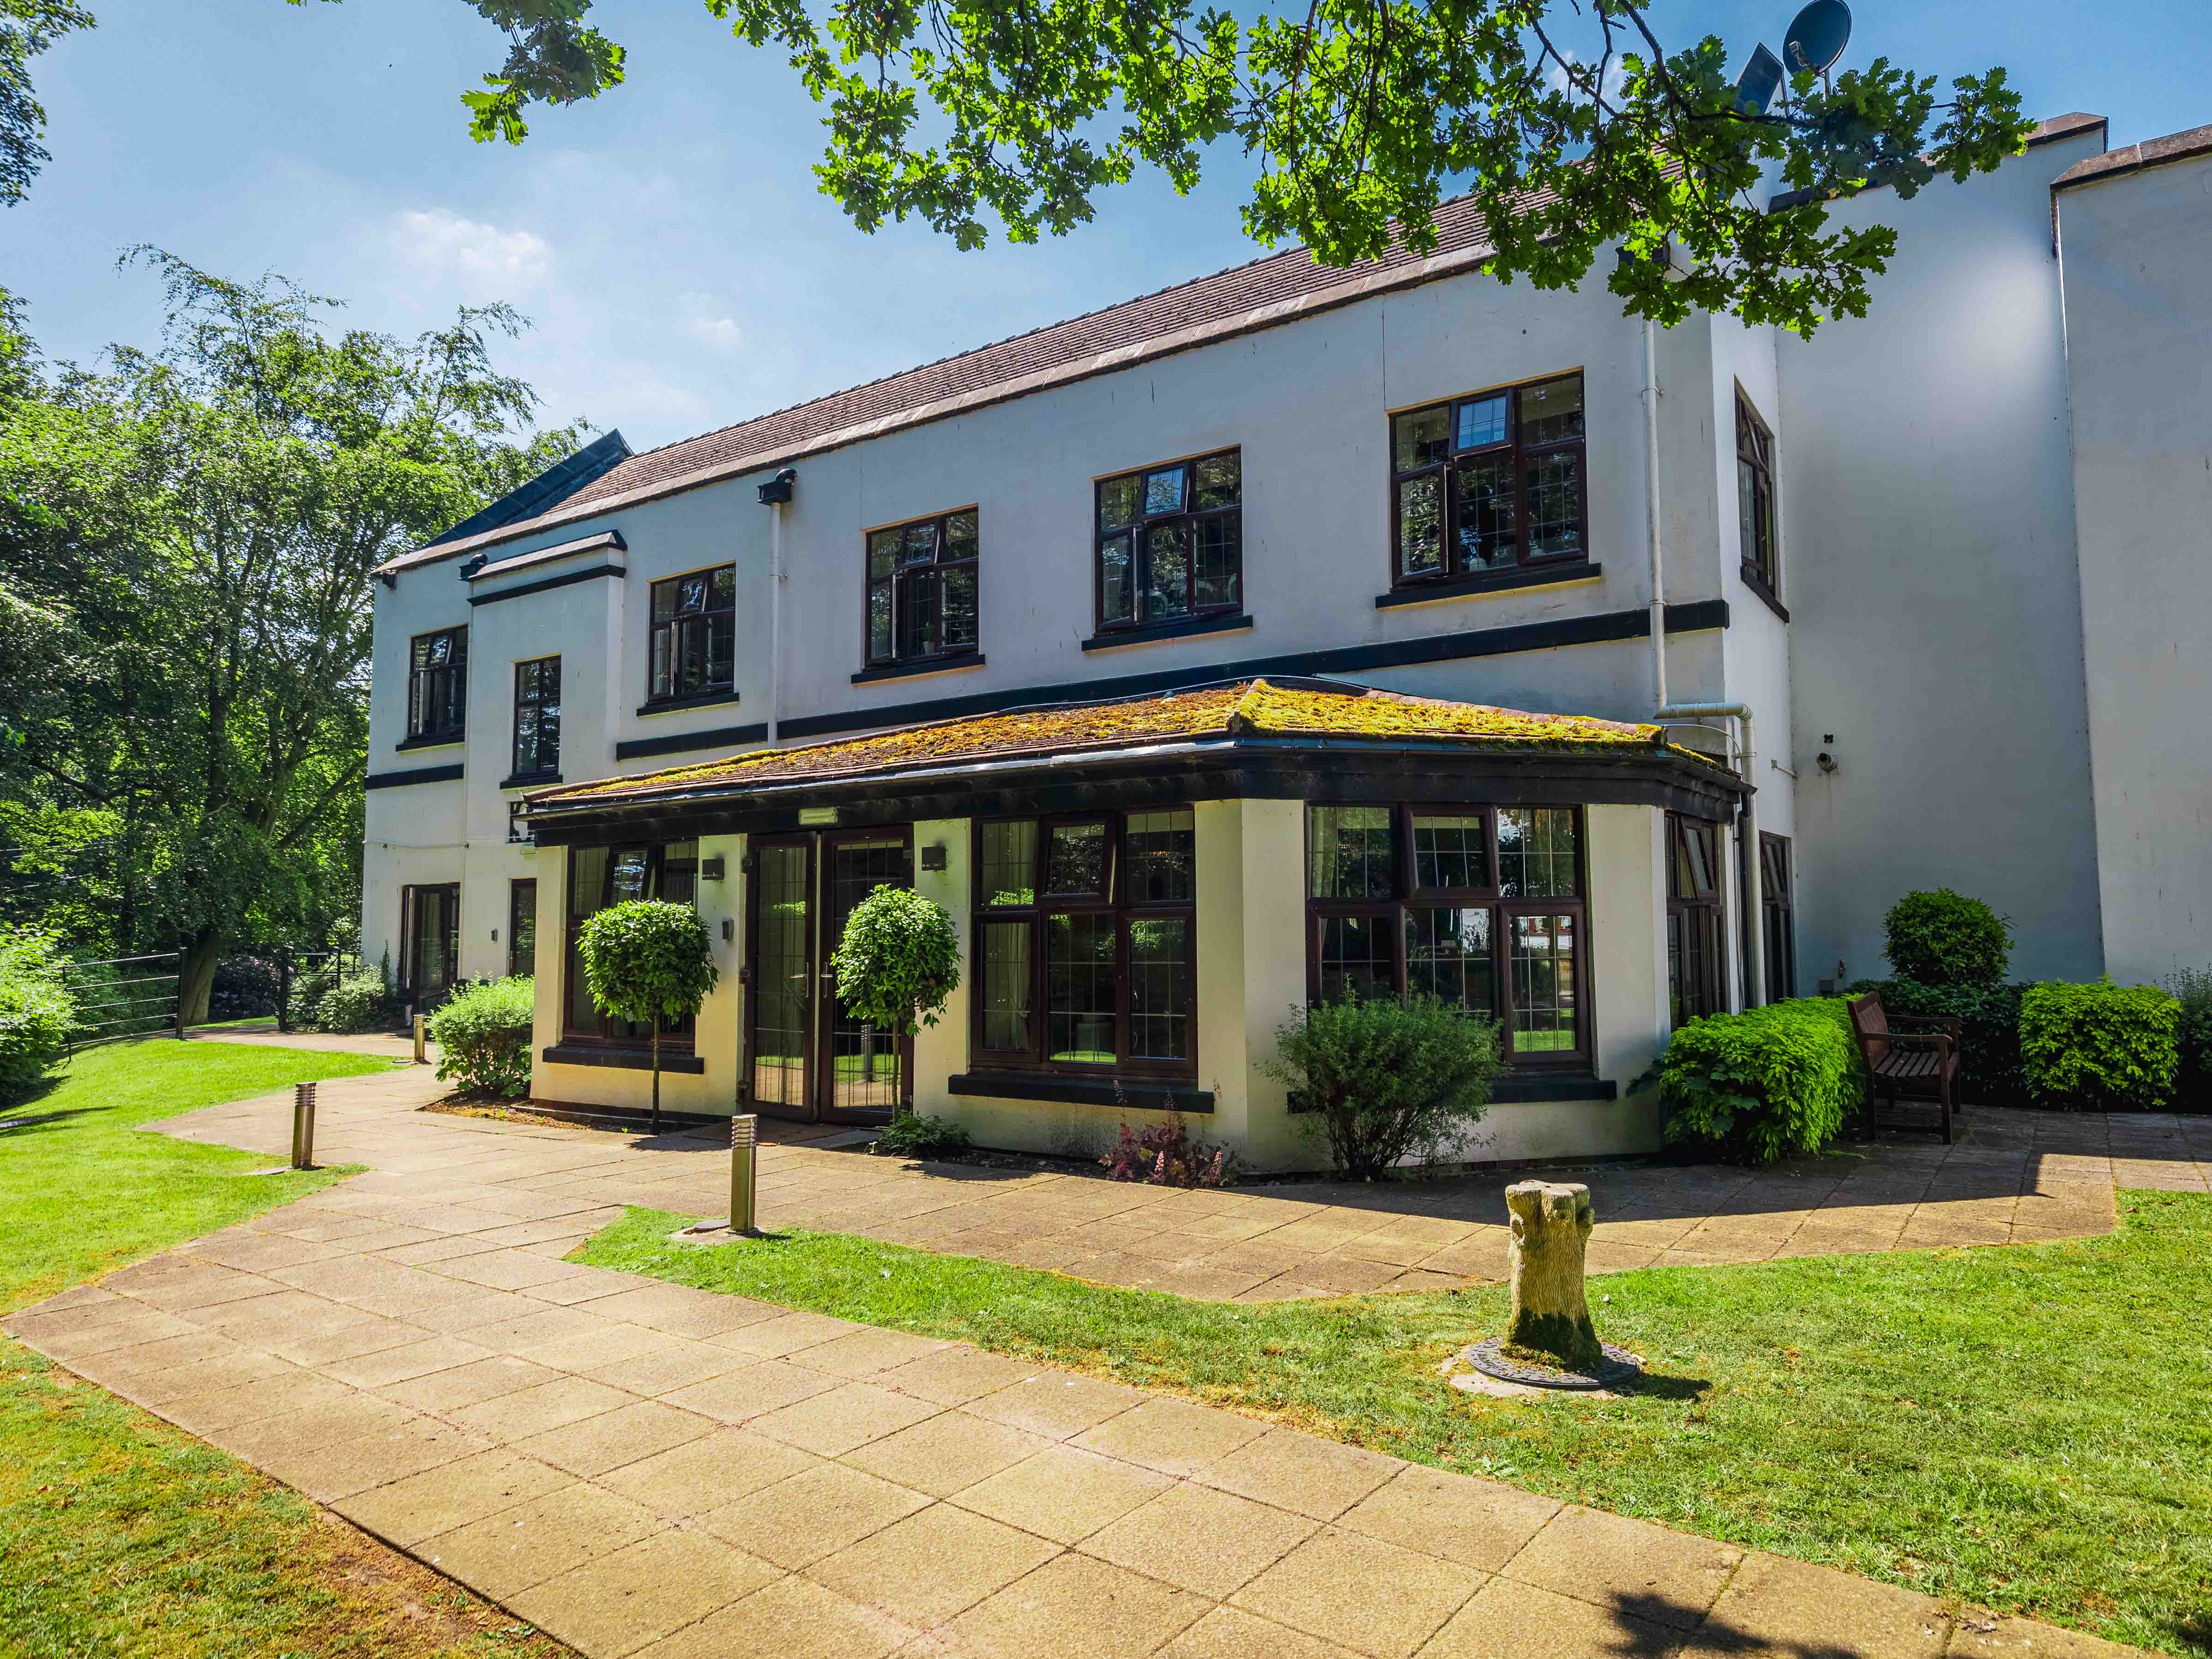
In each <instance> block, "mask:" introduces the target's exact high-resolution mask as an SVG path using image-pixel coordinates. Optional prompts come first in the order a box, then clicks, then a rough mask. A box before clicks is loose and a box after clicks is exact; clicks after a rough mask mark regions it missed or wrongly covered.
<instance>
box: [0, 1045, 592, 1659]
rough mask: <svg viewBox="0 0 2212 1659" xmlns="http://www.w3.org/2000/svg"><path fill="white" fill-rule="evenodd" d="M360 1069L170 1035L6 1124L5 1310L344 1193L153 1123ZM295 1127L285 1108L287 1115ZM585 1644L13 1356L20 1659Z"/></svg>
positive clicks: (356, 1061) (0, 1283)
mask: <svg viewBox="0 0 2212 1659" xmlns="http://www.w3.org/2000/svg"><path fill="white" fill-rule="evenodd" d="M390 1064H391V1062H390V1061H388V1060H379V1059H374V1058H370V1057H366V1056H362V1055H358V1054H310V1053H304V1052H301V1051H298V1050H295V1049H287V1048H259V1047H248V1046H245V1045H234V1044H225V1043H214V1042H191V1043H180V1042H176V1041H175V1040H174V1039H161V1038H155V1039H151V1040H149V1041H146V1042H134V1043H118V1044H115V1045H112V1046H111V1047H108V1048H94V1049H91V1050H89V1051H88V1052H86V1053H84V1054H79V1055H77V1056H76V1058H75V1059H74V1060H72V1061H71V1062H70V1067H69V1070H68V1072H67V1073H66V1074H65V1075H64V1077H63V1079H61V1081H60V1082H59V1083H58V1084H57V1085H55V1086H53V1087H52V1088H51V1089H49V1090H48V1091H46V1092H45V1093H44V1094H42V1095H41V1096H40V1097H37V1098H35V1099H32V1100H29V1101H25V1102H20V1103H17V1104H15V1105H14V1106H12V1107H9V1108H6V1109H0V1122H4V1123H9V1124H15V1125H18V1126H20V1127H9V1128H0V1310H14V1309H17V1308H21V1307H24V1306H26V1305H27V1304H31V1303H33V1302H36V1301H39V1300H40V1299H42V1298H43V1297H48V1296H51V1295H52V1294H53V1293H54V1292H55V1291H59V1290H62V1289H64V1288H66V1287H67V1286H69V1285H74V1284H79V1283H82V1282H83V1281H84V1280H87V1279H94V1278H97V1277H98V1276H99V1275H100V1274H101V1273H106V1272H108V1271H110V1270H111V1269H112V1268H115V1267H121V1266H123V1265H124V1264H125V1263H126V1262H130V1261H137V1260H139V1259H141V1258H142V1257H144V1256H147V1255H152V1254H154V1253H155V1252H156V1251H159V1250H161V1249H163V1248H165V1247H166V1246H167V1245H170V1244H173V1243H178V1242H179V1241H180V1240H183V1239H186V1238H191V1237H197V1236H199V1235H201V1234H203V1233H207V1232H212V1231H215V1230H216V1229H217V1228H220V1227H223V1226H227V1225H229V1224H230V1223H232V1222H234V1221H238V1220H241V1219H243V1218H246V1217H248V1216H251V1215H254V1214H257V1213H258V1212H261V1211H263V1210H265V1209H267V1208H269V1207H270V1206H272V1205H275V1204H279V1203H283V1202H284V1201H285V1200H289V1199H293V1198H297V1197H299V1196H300V1195H301V1194H303V1193H307V1192H310V1191H313V1190H314V1189H315V1188H319V1187H323V1186H326V1185H328V1184H329V1183H330V1182H332V1181H335V1180H337V1179H339V1178H340V1176H341V1172H339V1171H335V1170H315V1171H310V1172H306V1173H301V1174H293V1173H289V1172H288V1173H286V1174H283V1175H277V1176H246V1175H245V1173H244V1172H246V1171H248V1170H257V1169H265V1168H267V1167H268V1166H269V1164H270V1159H269V1158H267V1157H266V1156H265V1155H258V1154H253V1153H247V1152H233V1151H228V1150H226V1149H223V1148H220V1147H211V1146H193V1145H191V1144H189V1143H187V1142H184V1141H179V1140H173V1139H168V1138H167V1137H166V1136H161V1135H154V1134H145V1133H138V1132H137V1130H136V1128H135V1126H136V1125H138V1124H141V1123H144V1122H147V1121H150V1120H153V1119H156V1118H163V1117H169V1116H173V1115H175V1114H177V1113H179V1112H182V1111H189V1110H191V1109H193V1108H195V1107H198V1106H206V1105H212V1104H214V1103H217V1102H220V1101H226V1100H238V1099H242V1098H247V1097H252V1096H255V1095H262V1094H268V1093H271V1092H274V1091H280V1090H283V1089H286V1088H289V1086H290V1085H292V1084H294V1083H296V1082H301V1081H305V1080H307V1079H321V1078H333V1077H346V1076H351V1075H356V1074H359V1073H368V1072H377V1071H382V1070H384V1069H386V1067H387V1066H389V1065H390ZM278 1109H279V1110H281V1109H282V1108H281V1107H280V1108H278ZM565 1651H566V1650H563V1649H559V1648H557V1647H556V1645H555V1644H552V1643H550V1642H548V1641H546V1640H545V1639H544V1638H542V1637H539V1636H537V1635H535V1634H534V1633H533V1632H531V1631H530V1630H529V1628H528V1627H527V1626H521V1625H518V1624H516V1623H515V1622H514V1621H513V1620H511V1619H508V1618H507V1617H506V1616H505V1615H503V1614H501V1613H498V1612H497V1611H496V1610H495V1609H494V1608H490V1607H487V1606H485V1604H483V1602H481V1601H477V1600H476V1599H475V1598H474V1597H472V1596H471V1595H467V1594H466V1593H465V1592H463V1591H461V1590H459V1589H456V1588H455V1587H454V1586H453V1584H451V1583H448V1582H447V1581H446V1580H445V1579H442V1578H441V1577H438V1575H436V1574H435V1573H433V1572H430V1571H428V1570H427V1569H424V1568H422V1567H419V1566H417V1565H415V1564H414V1563H412V1562H410V1561H408V1560H407V1559H405V1558H404V1557H400V1556H398V1555H395V1554H393V1553H392V1552H391V1551H389V1550H386V1549H385V1548H383V1547H381V1546H380V1545H377V1544H375V1543H374V1541H370V1540H368V1539H366V1538H364V1537H363V1536H362V1534H358V1533H356V1532H354V1531H352V1529H351V1528H346V1527H343V1525H340V1524H337V1523H335V1522H332V1521H331V1520H330V1519H329V1518H327V1517H324V1516H319V1514H318V1513H317V1511H316V1510H315V1509H314V1507H313V1505H312V1504H308V1503H307V1502H306V1501H305V1500H303V1499H301V1498H298V1497H296V1496H295V1495H294V1494H293V1493H291V1492H288V1491H287V1490H285V1489H284V1488H283V1487H282V1486H277V1485H276V1483H274V1482H273V1481H270V1480H265V1479H264V1478H263V1477H262V1476H260V1475H258V1474H255V1473H254V1472H253V1471H252V1469H250V1468H247V1467H246V1465H245V1464H243V1463H241V1462H238V1461H237V1460H236V1459H234V1458H233V1457H231V1456H229V1455H227V1454H225V1453H223V1452H221V1451H217V1450H216V1449H214V1448H213V1447H211V1446H209V1445H206V1444H204V1443H202V1442H200V1441H198V1440H196V1439H194V1438H193V1437H191V1436H190V1435H186V1434H184V1433H182V1432H180V1431H178V1430H176V1429H173V1428H172V1427H171V1426H170V1425H167V1424H166V1423H163V1422H162V1421H161V1420H160V1419H158V1418H155V1417H154V1416H153V1415H151V1414H150V1413H146V1412H143V1411H140V1410H139V1409H138V1408H137V1407H134V1406H131V1405H128V1404H126V1403H125V1402H124V1401H120V1400H118V1399H117V1398H116V1397H115V1396H114V1395H110V1394H107V1393H106V1391H104V1390H102V1389H97V1388H94V1387H93V1386H91V1385H90V1384H88V1383H81V1382H79V1381H77V1380H76V1378H74V1377H71V1376H69V1375H68V1373H66V1372H65V1371H63V1370H60V1369H58V1367H55V1366H53V1365H52V1364H48V1363H47V1362H46V1360H45V1359H43V1358H40V1356H39V1355H37V1354H35V1353H33V1352H31V1351H30V1350H29V1349H28V1348H26V1347H24V1346H22V1345H21V1344H20V1343H17V1342H15V1341H11V1340H7V1339H5V1338H0V1656H5V1659H15V1656H19V1655H21V1656H39V1659H48V1656H52V1659H64V1656H66V1659H91V1656H106V1655H111V1654H118V1655H119V1654H129V1655H131V1656H133V1659H141V1656H143V1659H288V1656H300V1659H307V1656H318V1659H319V1656H325V1655H332V1656H348V1659H428V1656H431V1655H456V1656H459V1655H468V1656H485V1655H491V1654H514V1655H520V1656H529V1659H544V1656H551V1655H554V1654H556V1653H560V1652H565Z"/></svg>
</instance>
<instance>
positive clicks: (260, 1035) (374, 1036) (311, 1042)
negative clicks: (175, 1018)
mask: <svg viewBox="0 0 2212 1659" xmlns="http://www.w3.org/2000/svg"><path fill="white" fill-rule="evenodd" d="M185 1041H186V1042H243V1043H246V1044H247V1045H248V1046H250V1047H252V1048H314V1049H319V1050H321V1051H323V1052H325V1053H327V1054H381V1055H383V1056H384V1057H385V1058H386V1060H412V1059H414V1058H415V1039H414V1038H413V1037H412V1036H401V1035H399V1034H398V1033H397V1032H392V1031H361V1032H342V1031H280V1030H277V1029H276V1021H275V1020H273V1019H272V1020H270V1021H269V1022H268V1023H267V1024H261V1025H203V1026H196V1027H194V1028H193V1029H192V1030H190V1031H188V1032H186V1033H185ZM424 1049H425V1052H426V1053H428V1055H429V1056H430V1065H431V1066H433V1067H434V1068H435V1066H436V1065H437V1063H438V1045H437V1044H436V1043H435V1042H431V1043H426V1044H425V1045H424Z"/></svg>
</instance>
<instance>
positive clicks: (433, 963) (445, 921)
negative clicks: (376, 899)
mask: <svg viewBox="0 0 2212 1659" xmlns="http://www.w3.org/2000/svg"><path fill="white" fill-rule="evenodd" d="M460 960H461V889H460V884H459V883H458V882H441V883H439V884H435V885H429V886H420V887H403V888H401V889H400V890H399V988H400V994H401V995H402V996H403V997H404V999H405V1000H406V1001H407V1003H408V1004H409V1006H412V1007H416V1008H422V1009H428V1008H435V1007H436V1006H438V1005H439V1004H440V1003H441V1002H443V1001H444V1000H446V997H447V994H448V993H449V992H451V991H452V989H453V981H454V980H456V979H457V978H459V976H460V971H461V967H460Z"/></svg>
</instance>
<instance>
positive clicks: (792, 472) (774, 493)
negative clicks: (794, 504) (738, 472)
mask: <svg viewBox="0 0 2212 1659" xmlns="http://www.w3.org/2000/svg"><path fill="white" fill-rule="evenodd" d="M798 482H799V469H798V468H797V467H795V466H787V467H786V468H784V469H783V471H781V472H779V473H777V474H776V475H775V477H773V478H770V479H769V481H768V482H767V483H764V484H763V485H762V486H761V487H760V503H761V505H762V506H763V507H783V506H786V505H787V504H788V503H789V502H790V501H791V487H792V485H793V484H795V483H798Z"/></svg>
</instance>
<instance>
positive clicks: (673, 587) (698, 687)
mask: <svg viewBox="0 0 2212 1659" xmlns="http://www.w3.org/2000/svg"><path fill="white" fill-rule="evenodd" d="M652 605H653V626H652V634H651V637H650V640H649V641H648V648H647V657H648V659H649V664H650V666H649V669H648V672H647V685H646V700H647V702H681V701H682V700H683V699H684V698H686V697H707V696H713V695H714V693H716V692H720V691H727V690H731V689H732V687H733V686H734V685H735V684H737V641H738V568H737V566H735V565H733V564H725V565H717V566H716V567H714V568H713V569H711V570H694V571H691V572H690V573H688V574H684V575H681V576H671V577H670V578H668V580H665V581H658V582H655V583H653V588H652Z"/></svg>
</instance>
